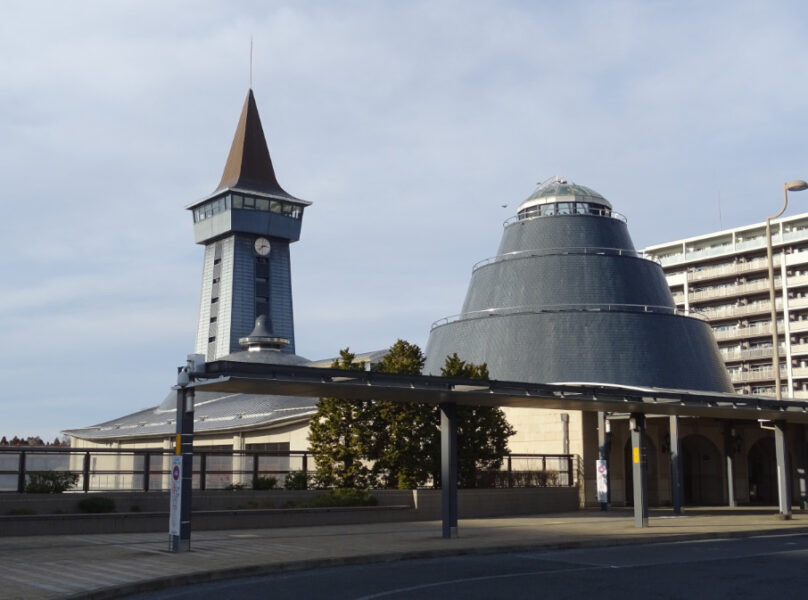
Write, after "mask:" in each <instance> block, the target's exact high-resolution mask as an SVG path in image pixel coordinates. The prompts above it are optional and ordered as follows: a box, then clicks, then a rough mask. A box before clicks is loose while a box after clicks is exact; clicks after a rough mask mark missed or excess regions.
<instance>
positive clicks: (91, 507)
mask: <svg viewBox="0 0 808 600" xmlns="http://www.w3.org/2000/svg"><path fill="white" fill-rule="evenodd" d="M79 510H80V511H81V512H83V513H111V512H115V500H113V499H112V498H108V497H107V496H89V497H87V498H82V499H81V500H79Z"/></svg>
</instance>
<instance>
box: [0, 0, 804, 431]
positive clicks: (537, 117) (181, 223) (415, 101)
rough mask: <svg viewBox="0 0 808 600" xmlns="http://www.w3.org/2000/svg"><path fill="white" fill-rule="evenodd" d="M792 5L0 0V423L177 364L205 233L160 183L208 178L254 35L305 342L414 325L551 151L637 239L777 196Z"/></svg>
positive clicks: (155, 375)
mask: <svg viewBox="0 0 808 600" xmlns="http://www.w3.org/2000/svg"><path fill="white" fill-rule="evenodd" d="M806 22H808V5H806V4H805V3H803V2H799V1H794V2H786V1H782V2H779V1H746V0H733V1H731V2H721V1H715V2H700V1H693V2H691V1H687V0H683V1H681V0H680V1H675V2H674V1H670V2H666V1H657V2H640V1H636V2H632V1H623V2H621V1H609V0H605V1H599V2H584V1H568V2H563V3H561V2H549V1H547V2H542V1H535V2H527V1H525V2H520V1H515V0H514V1H503V2H488V1H482V0H462V1H452V0H447V1H440V0H428V1H423V2H420V1H407V2H403V1H388V2H382V1H351V0H346V1H342V2H330V1H323V2H317V1H307V2H273V1H254V2H249V1H245V2H216V1H212V0H194V1H183V0H177V1H175V2H164V1H151V0H141V1H137V2H136V1H128V0H121V1H118V2H108V1H101V0H99V1H84V0H76V1H75V2H69V3H68V2H61V1H53V2H43V1H40V0H25V1H20V2H17V1H13V0H12V1H7V2H4V4H3V19H2V20H0V80H2V82H3V85H2V86H0V182H1V183H2V193H0V210H2V218H1V219H0V415H2V418H0V435H6V436H8V437H12V436H14V435H18V436H21V437H25V436H31V435H40V436H42V437H43V438H47V439H53V438H54V437H56V436H57V435H59V432H60V431H62V430H65V429H70V428H76V427H82V426H87V425H91V424H95V423H100V422H103V421H107V420H109V419H112V418H116V417H120V416H123V415H125V414H129V413H132V412H134V411H136V410H140V409H143V408H147V407H150V406H154V405H156V404H158V403H159V402H160V401H161V400H162V399H163V398H164V397H165V396H166V394H167V393H168V392H169V390H170V387H171V386H172V385H173V384H174V383H175V381H176V367H177V366H178V365H180V364H183V363H184V361H185V357H186V355H187V354H189V353H191V352H193V344H194V339H195V331H196V319H197V313H198V308H199V294H200V284H201V270H202V253H203V250H202V246H198V245H195V244H194V242H193V231H192V219H191V214H190V213H189V212H188V211H187V210H185V209H184V207H185V206H186V205H187V204H189V203H191V202H194V201H196V200H199V199H201V198H203V197H205V196H207V195H208V194H210V193H211V192H212V191H213V190H214V189H215V188H216V186H217V184H218V182H219V179H220V177H221V173H222V169H223V167H224V163H225V160H226V157H227V153H228V150H229V148H230V143H231V141H232V137H233V133H234V131H235V127H236V123H237V121H238V117H239V113H240V111H241V106H242V103H243V101H244V98H245V96H246V94H247V90H248V89H249V87H250V39H251V38H252V40H253V47H254V50H253V68H252V87H253V90H254V92H255V96H256V100H257V104H258V109H259V112H260V114H261V119H262V122H263V126H264V131H265V133H266V137H267V140H268V144H269V149H270V153H271V155H272V160H273V163H274V167H275V172H276V174H277V176H278V180H279V181H280V183H281V185H282V186H283V187H284V188H285V189H286V190H287V191H288V192H289V193H291V194H292V195H294V196H297V197H299V198H303V199H306V200H309V201H311V202H312V203H313V204H312V206H311V207H309V208H307V209H306V212H305V215H304V220H303V231H302V236H301V239H300V241H299V242H297V243H295V244H294V245H293V246H292V247H291V252H292V273H293V293H294V302H295V327H296V346H297V353H298V354H300V355H302V356H305V357H307V358H311V359H322V358H326V357H331V356H335V355H337V354H338V352H339V350H340V349H341V348H345V347H350V349H351V350H353V351H356V352H364V351H370V350H378V349H383V348H386V347H389V346H390V345H392V344H393V343H394V342H395V341H396V340H397V339H399V338H401V339H405V340H408V341H410V342H413V343H417V344H419V345H420V346H421V347H422V348H423V347H425V346H426V341H427V338H428V335H429V329H430V325H431V323H432V322H434V321H436V320H438V319H440V318H442V317H445V316H450V315H454V314H456V313H458V312H459V311H460V308H461V305H462V302H463V298H464V295H465V292H466V287H467V285H468V282H469V279H470V275H471V268H472V265H473V264H474V263H476V262H478V261H480V260H482V259H485V258H488V257H490V256H492V255H494V254H496V249H497V246H498V244H499V240H500V236H501V233H502V222H503V221H504V220H505V219H506V218H508V217H510V216H512V215H513V214H514V213H515V210H516V207H517V206H518V204H519V203H520V202H521V201H522V200H524V199H525V198H526V197H527V196H528V195H529V194H530V193H531V191H532V190H533V188H534V187H535V185H536V183H537V182H539V181H542V180H545V179H547V178H548V177H551V176H554V175H559V176H563V177H566V178H567V179H569V180H570V181H574V182H576V183H579V184H582V185H586V186H588V187H591V188H593V189H595V190H597V191H598V192H600V193H601V194H602V195H604V196H605V197H606V198H607V199H609V201H610V202H611V203H612V204H613V206H614V208H615V210H617V211H619V212H620V213H622V214H624V215H625V216H626V217H627V219H628V226H629V231H630V232H631V234H632V237H633V239H634V243H635V246H637V247H638V248H642V247H645V246H648V245H651V244H656V243H662V242H666V241H670V240H675V239H679V238H683V237H689V236H695V235H700V234H705V233H710V232H712V231H715V230H718V229H720V228H730V227H738V226H742V225H747V224H751V223H756V222H760V221H762V220H764V219H765V218H766V216H767V215H770V214H773V213H775V212H777V210H779V208H780V206H781V202H782V195H781V194H782V192H781V190H782V185H783V182H785V181H790V180H793V179H808V143H806V140H805V138H803V136H802V133H804V132H806V131H808V127H806V126H808V110H806V99H808V77H806V76H805V68H806V64H808V36H806V34H805V27H804V25H805V23H806ZM803 202H808V195H806V197H805V200H803V199H802V198H801V197H800V196H799V195H794V197H793V198H792V200H791V207H790V208H789V213H787V214H789V215H793V214H797V213H799V212H804V210H801V208H800V206H799V205H800V204H801V203H803ZM805 210H808V207H806V208H805Z"/></svg>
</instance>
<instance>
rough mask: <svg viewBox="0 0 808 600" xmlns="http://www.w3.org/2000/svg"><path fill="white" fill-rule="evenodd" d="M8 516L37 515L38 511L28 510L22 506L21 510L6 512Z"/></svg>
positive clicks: (14, 509) (13, 509) (15, 509)
mask: <svg viewBox="0 0 808 600" xmlns="http://www.w3.org/2000/svg"><path fill="white" fill-rule="evenodd" d="M6 514H7V515H11V516H22V515H35V514H36V511H35V510H34V509H33V508H28V507H27V506H22V507H20V508H12V509H9V510H8V511H7V512H6Z"/></svg>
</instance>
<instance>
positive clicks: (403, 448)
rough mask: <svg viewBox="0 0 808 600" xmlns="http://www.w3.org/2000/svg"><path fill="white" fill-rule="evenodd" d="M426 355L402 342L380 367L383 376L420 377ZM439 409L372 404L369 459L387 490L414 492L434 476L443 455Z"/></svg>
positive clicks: (406, 405) (387, 402) (392, 349)
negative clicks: (438, 458)
mask: <svg viewBox="0 0 808 600" xmlns="http://www.w3.org/2000/svg"><path fill="white" fill-rule="evenodd" d="M423 366H424V355H423V353H422V352H421V349H420V348H419V347H418V346H416V345H415V344H410V343H409V342H406V341H404V340H398V341H397V342H396V343H395V344H393V345H392V346H391V347H390V349H389V350H388V351H387V354H385V355H384V357H383V358H382V360H381V361H380V362H379V363H378V364H377V365H376V368H375V370H376V371H379V372H382V373H397V374H400V375H420V374H421V369H422V368H423ZM436 415H437V412H436V408H435V407H434V406H429V405H427V404H417V403H403V402H389V401H386V400H384V401H376V402H373V403H371V404H370V415H369V416H370V419H369V425H370V431H371V433H372V435H371V438H370V440H369V445H368V447H367V456H368V458H369V459H370V460H372V461H373V473H374V475H375V476H376V477H377V480H378V482H379V483H380V485H382V486H383V487H390V488H399V489H410V488H415V487H417V486H419V485H423V484H424V483H426V482H427V480H428V479H429V478H430V477H431V475H432V474H433V473H434V471H435V469H436V467H437V464H439V463H437V462H436V459H437V457H439V455H440V430H439V428H438V426H437V421H436Z"/></svg>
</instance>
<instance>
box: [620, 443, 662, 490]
mask: <svg viewBox="0 0 808 600" xmlns="http://www.w3.org/2000/svg"><path fill="white" fill-rule="evenodd" d="M645 452H646V456H647V459H648V463H647V464H648V466H647V469H648V470H647V472H646V474H645V476H646V480H647V481H648V504H649V506H659V479H658V477H657V451H656V446H654V443H653V442H652V441H651V440H650V439H649V436H647V435H646V436H645ZM632 456H633V453H632V451H631V436H629V439H628V440H626V446H625V448H624V452H623V465H624V468H625V470H626V471H625V473H626V476H625V481H626V506H634V468H633V467H634V464H633V462H632Z"/></svg>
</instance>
